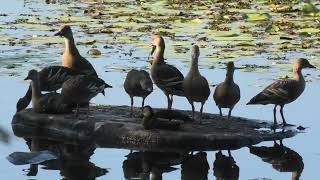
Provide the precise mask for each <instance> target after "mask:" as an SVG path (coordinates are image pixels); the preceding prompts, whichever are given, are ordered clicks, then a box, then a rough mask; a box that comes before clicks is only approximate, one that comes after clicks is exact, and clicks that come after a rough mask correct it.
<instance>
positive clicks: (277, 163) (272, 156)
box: [250, 140, 304, 180]
mask: <svg viewBox="0 0 320 180" xmlns="http://www.w3.org/2000/svg"><path fill="white" fill-rule="evenodd" d="M250 153H251V154H254V155H256V156H259V157H260V158H261V159H262V160H263V161H264V162H267V163H269V164H271V165H272V167H273V168H274V169H275V170H277V171H279V172H292V176H291V179H292V180H299V179H300V176H301V173H302V171H303V168H304V163H303V159H302V157H301V156H300V155H299V154H298V153H297V152H295V151H293V150H292V149H290V148H288V147H286V146H284V145H283V143H282V140H281V141H280V143H277V142H276V141H274V145H273V146H272V147H266V146H260V147H258V146H252V147H250Z"/></svg>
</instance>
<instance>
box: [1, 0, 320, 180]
mask: <svg viewBox="0 0 320 180" xmlns="http://www.w3.org/2000/svg"><path fill="white" fill-rule="evenodd" d="M37 4H38V5H37V8H39V7H44V6H45V5H46V4H45V3H44V2H38V3H37ZM26 6H27V7H24V4H23V1H19V0H16V1H10V2H9V1H8V2H7V3H6V5H5V6H0V12H1V13H8V14H11V15H12V16H14V15H17V14H19V13H17V11H19V12H26V13H29V12H30V8H28V4H27V5H26ZM56 6H58V5H51V6H50V5H48V7H56ZM7 18H10V17H7ZM1 19H2V20H3V21H5V17H1ZM54 28H56V29H58V27H54ZM0 30H1V29H0ZM3 31H4V32H7V33H9V34H10V35H11V36H12V35H14V34H16V36H17V37H18V36H22V35H23V34H28V33H31V35H33V34H32V33H34V32H22V31H19V30H12V31H10V30H6V29H4V30H3ZM50 33H51V34H52V32H46V34H48V35H50ZM38 34H41V33H38ZM91 38H93V37H91ZM147 41H148V39H147ZM57 47H58V48H56V49H48V50H47V51H48V52H47V53H44V50H38V51H37V50H36V52H35V53H33V54H32V55H33V56H31V57H30V58H26V59H27V60H28V63H26V64H27V65H25V66H23V68H21V69H18V70H16V71H15V72H17V73H18V74H17V75H16V76H8V75H7V74H8V73H7V71H8V70H6V69H5V68H4V65H6V64H10V61H14V62H16V61H17V62H19V63H22V62H23V61H20V60H21V58H23V57H24V56H23V55H24V54H23V53H24V52H25V51H26V50H27V49H29V48H30V47H9V46H1V50H2V51H3V52H1V54H0V60H1V61H3V64H4V65H1V69H0V71H2V72H1V74H5V75H2V76H0V84H2V86H1V88H0V94H1V104H0V105H1V111H0V114H1V117H2V118H1V119H2V121H0V125H1V126H2V127H5V128H6V129H7V130H8V131H9V132H10V133H11V142H10V144H8V145H6V144H0V152H1V156H0V179H19V180H20V179H46V180H47V179H50V180H51V179H63V177H62V175H61V174H63V173H60V171H58V170H46V169H42V168H41V167H44V166H40V169H39V171H38V173H37V175H36V176H34V177H28V176H26V174H27V172H26V171H25V169H28V168H29V167H28V166H14V165H12V164H10V163H9V162H8V161H7V160H6V159H5V157H6V156H7V155H8V154H10V153H12V152H15V151H29V149H28V147H27V145H26V144H25V141H24V140H23V139H21V138H17V137H15V136H14V135H13V134H12V131H11V124H10V123H11V119H12V116H13V115H14V113H15V104H16V101H17V99H18V98H19V97H21V96H23V95H24V93H25V91H26V89H27V86H28V83H27V82H24V81H23V76H25V74H26V72H27V70H28V69H30V68H34V67H37V65H38V64H40V65H42V66H43V63H44V64H46V63H59V61H60V54H59V53H60V52H61V51H62V45H61V44H60V45H58V46H57ZM15 48H17V50H15V51H10V50H13V49H15ZM31 48H32V47H31ZM130 48H133V47H131V46H130ZM79 49H80V51H81V53H82V54H83V55H84V56H86V57H87V58H88V59H89V60H90V62H91V63H92V64H93V65H94V67H95V68H96V70H97V72H98V74H99V75H100V76H101V77H102V78H103V79H105V80H106V82H108V83H110V84H111V85H112V86H113V87H114V88H112V89H110V90H108V91H107V94H106V97H103V96H101V95H98V96H97V97H96V98H94V99H93V100H92V102H93V103H96V104H111V105H129V98H128V96H127V94H125V92H124V90H123V87H122V83H123V81H124V77H125V73H124V72H123V71H121V70H119V69H117V68H111V67H122V66H123V67H128V66H129V67H130V66H132V67H148V66H149V65H148V62H146V59H145V58H141V59H139V60H137V61H133V60H131V59H130V57H124V56H121V55H119V53H106V54H103V55H102V56H100V57H97V58H92V57H90V56H88V55H87V54H86V52H87V50H88V48H86V47H82V48H79ZM125 49H126V48H125ZM136 49H137V50H136V51H135V52H134V55H133V56H134V57H146V56H147V54H148V52H149V49H148V44H147V45H146V46H145V47H138V48H136ZM167 49H170V45H168V46H167ZM7 50H8V51H7ZM110 51H112V50H110ZM37 54H39V55H38V57H37ZM29 55H30V54H29ZM120 56H121V57H120ZM184 56H185V57H184V59H181V58H173V57H168V59H170V63H171V64H174V65H176V66H178V67H180V69H181V70H182V72H183V73H184V74H186V73H187V71H188V65H189V63H188V62H187V63H185V61H188V60H189V57H190V53H186V54H185V55H184ZM285 56H286V57H288V58H290V59H291V58H296V57H303V56H305V54H303V53H295V54H289V53H288V54H285ZM15 57H19V58H15ZM265 59H266V57H265V56H260V55H259V56H258V55H257V56H255V57H250V58H238V59H235V60H237V62H236V64H237V65H239V66H240V65H241V64H245V63H250V64H255V63H258V64H261V65H269V64H270V63H269V62H267V61H266V60H265ZM8 61H9V62H8ZM201 64H202V66H201V68H202V69H201V72H202V74H203V75H204V76H206V77H207V79H208V81H209V82H210V83H211V84H217V83H218V82H220V81H222V80H223V78H224V74H225V71H224V69H220V68H215V69H208V68H207V67H208V66H207V65H216V63H214V62H207V61H206V62H201ZM304 72H305V73H306V72H307V73H310V74H311V77H317V76H318V75H319V72H317V71H316V70H305V71H304ZM284 73H287V70H280V69H278V68H275V67H274V68H271V69H270V70H268V71H265V72H263V73H261V72H244V71H236V73H235V81H236V82H237V83H238V84H239V86H240V88H241V92H242V94H241V95H242V97H241V100H240V102H239V103H238V105H237V106H236V107H235V109H234V111H233V115H235V116H242V117H247V118H255V119H262V120H268V121H272V106H246V105H245V104H246V102H247V101H248V100H249V99H250V98H251V97H252V96H254V95H255V94H256V93H258V92H259V91H260V90H261V89H262V87H263V86H265V85H267V84H268V83H270V82H271V81H272V79H273V78H275V77H277V76H278V75H279V74H284ZM312 80H313V81H312V82H311V83H308V84H307V87H306V90H305V92H304V94H303V95H302V96H301V97H300V98H299V99H298V100H297V101H295V102H294V103H292V104H290V105H288V106H286V108H285V115H286V117H287V120H288V122H290V123H292V124H296V125H303V126H304V127H308V128H307V129H306V130H305V132H303V133H299V134H298V135H297V136H295V137H293V138H290V139H285V140H284V142H283V143H284V145H285V146H287V147H288V148H290V149H291V150H293V151H294V152H295V153H297V154H299V155H300V156H301V157H302V159H303V164H304V168H303V171H302V175H301V179H305V180H313V179H317V178H318V173H317V170H319V168H318V166H317V163H318V162H319V160H320V146H319V143H318V140H317V139H318V137H319V136H320V132H319V131H318V129H319V128H320V121H318V110H319V107H318V106H317V105H318V104H317V102H318V99H319V98H318V94H319V93H318V92H320V86H319V82H318V81H317V80H316V79H315V78H312ZM211 91H213V89H211ZM140 103H141V101H140V99H137V100H136V104H138V105H139V104H140ZM146 103H147V104H149V105H151V106H152V107H165V106H166V98H165V96H164V95H163V94H162V92H161V91H160V90H159V89H155V91H154V92H153V93H152V94H151V95H150V96H149V97H148V98H147V101H146ZM173 107H174V108H177V109H188V110H189V109H190V106H189V104H188V103H187V101H186V99H184V98H180V97H176V98H175V99H174V104H173ZM197 108H199V106H197ZM204 111H205V112H210V113H217V112H218V109H217V107H216V106H215V105H214V102H213V100H212V98H210V99H209V100H208V101H207V103H206V105H205V107H204ZM279 118H280V117H279ZM272 145H273V142H264V143H261V144H259V145H257V146H269V147H271V146H272ZM129 152H130V151H129V150H125V149H101V148H97V149H95V151H94V154H93V155H92V156H91V158H90V162H92V163H93V164H95V166H97V167H100V168H105V169H107V170H108V172H107V173H106V174H105V175H103V176H101V177H98V178H97V179H100V180H102V179H125V176H124V170H123V162H124V161H125V160H126V159H127V157H126V155H128V153H129ZM216 153H217V151H216V152H207V162H208V164H209V170H208V174H207V178H208V179H216V177H215V176H214V172H213V164H214V161H215V160H216ZM223 153H224V154H225V155H227V152H225V151H224V152H223ZM141 154H142V155H141ZM295 155H296V154H295ZM140 156H144V154H143V153H140ZM155 156H163V157H166V156H165V155H157V154H156V155H155ZM232 156H233V158H234V160H235V162H236V164H237V166H238V167H239V179H241V180H242V179H263V178H266V179H274V180H285V179H291V175H292V172H279V171H277V170H275V169H274V168H273V167H272V165H271V164H268V163H266V162H264V161H262V159H261V158H259V157H257V156H255V155H253V154H251V153H250V151H249V148H246V147H244V148H241V149H238V150H234V151H232ZM148 157H153V156H152V155H149V156H148ZM151 159H152V158H151ZM152 162H153V163H155V162H157V159H156V160H153V159H152ZM155 164H157V163H155ZM149 165H150V164H149ZM150 166H151V167H152V165H150ZM155 166H156V165H155ZM195 166H196V165H195ZM199 166H200V165H199ZM297 166H298V165H297ZM300 166H301V164H300ZM173 167H174V168H176V169H166V170H163V169H162V170H161V172H164V173H163V174H162V178H163V179H169V180H171V179H181V177H182V175H181V174H182V173H181V172H182V167H181V165H175V166H173ZM153 170H155V171H157V169H156V168H155V169H153ZM160 174H161V173H160ZM204 174H206V171H205V173H204ZM183 177H184V178H185V179H187V176H186V175H185V176H183ZM71 179H72V178H71ZM88 179H89V178H88ZM191 179H192V178H191Z"/></svg>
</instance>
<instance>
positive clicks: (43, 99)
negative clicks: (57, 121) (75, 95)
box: [24, 69, 72, 114]
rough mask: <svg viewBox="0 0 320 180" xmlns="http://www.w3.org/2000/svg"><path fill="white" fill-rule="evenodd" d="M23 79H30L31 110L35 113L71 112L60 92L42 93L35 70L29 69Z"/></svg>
mask: <svg viewBox="0 0 320 180" xmlns="http://www.w3.org/2000/svg"><path fill="white" fill-rule="evenodd" d="M24 80H31V82H30V85H31V88H32V110H33V111H34V112H36V113H49V114H62V113H70V112H72V108H71V107H70V106H69V104H68V103H66V102H65V101H64V98H63V96H62V95H61V94H59V93H56V92H51V93H47V94H42V93H41V89H40V82H39V73H38V71H37V70H34V69H32V70H30V71H29V72H28V76H27V77H26V78H25V79H24Z"/></svg>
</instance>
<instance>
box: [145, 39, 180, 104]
mask: <svg viewBox="0 0 320 180" xmlns="http://www.w3.org/2000/svg"><path fill="white" fill-rule="evenodd" d="M164 50H165V42H164V39H163V38H162V37H161V36H160V35H159V34H154V35H153V36H152V50H151V53H150V54H151V55H153V61H152V65H151V70H150V74H151V78H152V80H153V82H154V83H155V84H156V86H158V87H159V88H160V89H161V90H162V91H163V93H164V94H165V95H166V97H167V101H168V108H167V109H168V110H171V109H172V103H173V95H177V96H184V92H183V88H182V83H183V79H184V76H183V74H182V73H181V72H180V71H179V70H178V69H177V68H176V67H174V66H172V65H170V64H167V63H166V62H165V61H164V57H163V55H164Z"/></svg>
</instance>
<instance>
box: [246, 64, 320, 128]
mask: <svg viewBox="0 0 320 180" xmlns="http://www.w3.org/2000/svg"><path fill="white" fill-rule="evenodd" d="M303 68H316V67H315V66H313V65H311V64H310V62H309V61H308V60H307V59H304V58H300V59H297V60H296V61H295V63H294V65H293V79H280V80H278V81H276V82H274V83H272V84H270V85H269V86H267V87H266V88H265V89H264V90H263V91H262V92H260V93H259V94H258V95H256V96H255V97H253V98H252V99H251V100H250V101H249V102H248V103H247V105H249V104H262V105H267V104H274V108H273V118H274V124H275V125H276V124H277V117H276V111H277V106H280V113H281V117H282V121H283V125H287V122H286V120H285V118H284V115H283V107H284V105H286V104H289V103H291V102H293V101H294V100H296V99H297V98H298V97H299V96H300V95H301V94H302V93H303V91H304V88H305V86H306V82H305V80H304V77H303V75H302V72H301V71H302V69H303Z"/></svg>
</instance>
